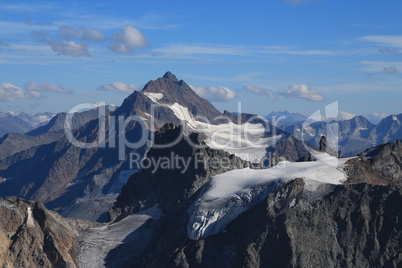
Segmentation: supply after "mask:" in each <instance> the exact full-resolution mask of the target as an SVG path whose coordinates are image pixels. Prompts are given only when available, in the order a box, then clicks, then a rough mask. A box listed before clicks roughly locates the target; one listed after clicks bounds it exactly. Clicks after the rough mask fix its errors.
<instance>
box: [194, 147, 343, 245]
mask: <svg viewBox="0 0 402 268" xmlns="http://www.w3.org/2000/svg"><path fill="white" fill-rule="evenodd" d="M314 156H315V157H316V158H317V160H316V161H312V162H287V161H283V162H280V163H278V164H277V165H276V166H273V167H271V168H269V169H250V168H245V169H238V170H232V171H229V172H226V173H223V174H219V175H216V176H214V177H213V178H212V179H211V180H210V182H209V183H208V184H207V185H206V186H205V187H206V189H205V190H204V191H203V193H202V194H201V195H200V196H199V197H198V198H197V200H196V201H195V202H194V204H193V205H192V207H190V209H189V211H188V212H189V214H190V220H189V223H188V226H187V234H188V237H189V238H190V239H194V240H196V239H201V238H206V237H208V236H210V235H214V234H217V233H219V232H221V231H222V230H224V228H225V227H226V226H227V224H229V223H230V222H231V221H233V220H234V219H235V218H236V217H237V216H239V215H240V214H241V213H242V212H244V211H246V210H248V209H250V208H251V207H253V206H254V205H256V204H257V203H258V202H260V201H262V200H264V199H265V198H267V196H268V195H269V194H270V193H272V192H274V191H276V190H277V189H279V188H280V187H281V185H283V184H285V183H287V182H289V181H291V180H293V179H295V178H303V179H304V181H305V183H306V186H305V189H306V190H307V191H310V192H315V193H317V192H318V193H317V195H318V196H319V194H320V193H319V191H320V189H321V187H320V186H323V185H337V184H341V183H342V182H343V181H344V180H346V174H345V173H344V171H343V168H344V166H345V162H346V161H347V160H349V159H350V158H343V159H337V158H336V157H333V156H330V155H328V154H326V153H316V154H315V155H314Z"/></svg>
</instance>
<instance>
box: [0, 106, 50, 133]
mask: <svg viewBox="0 0 402 268" xmlns="http://www.w3.org/2000/svg"><path fill="white" fill-rule="evenodd" d="M54 116H55V114H53V113H48V112H46V113H37V114H32V115H31V114H27V113H19V114H15V113H11V112H5V113H4V112H0V137H1V136H4V135H5V134H7V133H26V132H28V131H30V130H33V129H35V128H37V127H39V126H42V125H44V124H46V123H47V122H49V121H50V120H51V119H52V118H53V117H54Z"/></svg>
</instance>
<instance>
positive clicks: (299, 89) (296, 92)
mask: <svg viewBox="0 0 402 268" xmlns="http://www.w3.org/2000/svg"><path fill="white" fill-rule="evenodd" d="M283 95H284V96H286V97H293V98H300V99H306V100H309V101H322V100H323V99H324V96H323V95H321V94H320V93H318V92H317V91H316V90H314V89H311V88H309V87H307V86H306V85H305V84H291V85H289V86H288V89H287V90H286V91H285V92H284V93H283Z"/></svg>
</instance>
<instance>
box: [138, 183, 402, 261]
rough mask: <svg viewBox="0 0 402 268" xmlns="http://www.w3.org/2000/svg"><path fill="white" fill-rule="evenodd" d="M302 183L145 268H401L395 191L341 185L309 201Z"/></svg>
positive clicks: (400, 212) (400, 211)
mask: <svg viewBox="0 0 402 268" xmlns="http://www.w3.org/2000/svg"><path fill="white" fill-rule="evenodd" d="M303 184H304V183H303V181H302V179H296V180H294V181H292V182H290V183H288V185H286V186H285V187H284V188H282V189H281V191H279V192H277V193H273V194H271V195H270V196H269V197H268V198H267V200H266V201H264V202H262V203H260V204H259V205H257V206H256V207H254V208H252V209H251V210H249V211H247V212H245V213H243V214H242V215H240V216H239V217H238V218H237V219H236V220H235V221H233V222H232V223H231V224H230V225H229V226H228V227H227V229H226V232H224V233H220V234H218V235H216V236H211V237H209V238H207V239H205V240H197V241H193V240H188V239H186V238H183V239H182V240H181V244H179V245H178V247H177V248H175V249H174V251H172V252H171V254H172V255H171V257H168V258H167V259H155V258H153V259H152V260H151V259H149V263H151V264H152V265H149V267H161V266H160V265H162V267H397V266H399V265H401V263H402V252H401V251H400V248H401V246H402V238H401V232H402V224H401V220H402V218H401V217H402V206H401V205H400V204H401V201H402V190H401V188H399V187H391V186H387V187H382V186H370V185H363V184H359V185H353V186H339V187H337V188H336V189H335V191H334V192H333V193H331V194H329V195H328V196H326V197H324V198H323V199H320V200H317V201H315V202H313V203H307V202H305V201H304V200H303V193H302V191H303ZM292 200H296V205H295V206H292V205H291V203H292ZM177 221H178V222H179V220H177ZM166 248H168V247H166ZM150 250H151V249H150ZM151 251H152V250H151ZM166 255H168V254H166ZM152 256H153V257H155V256H159V255H152ZM147 261H148V260H147ZM144 263H145V262H144ZM149 263H148V264H149Z"/></svg>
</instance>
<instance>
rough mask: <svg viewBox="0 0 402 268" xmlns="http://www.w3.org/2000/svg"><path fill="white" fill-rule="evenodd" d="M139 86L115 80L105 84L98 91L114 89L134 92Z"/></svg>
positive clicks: (115, 90) (121, 91)
mask: <svg viewBox="0 0 402 268" xmlns="http://www.w3.org/2000/svg"><path fill="white" fill-rule="evenodd" d="M138 89H139V87H137V86H136V85H133V84H126V83H123V82H113V83H111V84H105V85H102V86H100V87H98V88H97V90H98V91H113V92H120V93H132V92H133V91H135V90H138Z"/></svg>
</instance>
